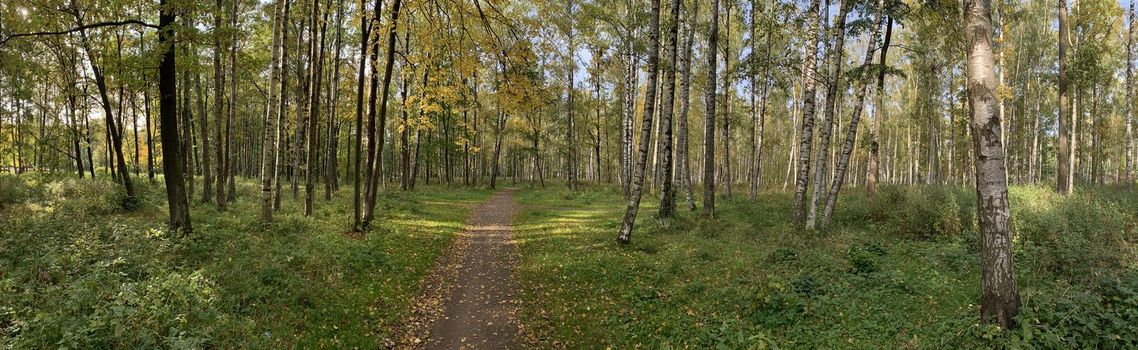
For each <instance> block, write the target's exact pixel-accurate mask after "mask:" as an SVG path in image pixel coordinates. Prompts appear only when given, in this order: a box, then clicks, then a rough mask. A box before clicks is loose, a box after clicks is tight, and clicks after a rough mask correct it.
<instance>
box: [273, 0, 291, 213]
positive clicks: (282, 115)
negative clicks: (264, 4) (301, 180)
mask: <svg viewBox="0 0 1138 350" xmlns="http://www.w3.org/2000/svg"><path fill="white" fill-rule="evenodd" d="M291 5H292V2H291V0H284V10H283V11H282V12H281V52H280V53H281V57H280V68H281V71H280V77H281V85H280V90H279V91H278V92H280V101H279V102H280V103H279V104H278V105H277V116H276V117H277V122H276V130H275V131H274V134H275V135H274V136H273V140H274V142H273V210H280V208H281V173H282V172H283V171H284V167H285V164H284V163H285V162H283V161H281V157H282V156H286V157H287V156H288V153H287V149H288V142H285V140H284V138H285V133H286V132H287V131H286V130H287V128H286V127H285V120H286V119H287V118H288V75H289V73H288V48H287V47H286V45H287V43H288V28H289V27H290V26H291V22H290V20H289V13H290V7H291ZM282 148H284V149H282Z"/></svg>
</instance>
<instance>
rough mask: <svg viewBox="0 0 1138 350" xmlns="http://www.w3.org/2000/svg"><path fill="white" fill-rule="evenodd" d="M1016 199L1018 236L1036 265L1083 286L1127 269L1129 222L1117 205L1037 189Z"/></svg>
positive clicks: (1014, 210) (1014, 214) (1016, 195)
mask: <svg viewBox="0 0 1138 350" xmlns="http://www.w3.org/2000/svg"><path fill="white" fill-rule="evenodd" d="M1012 199H1013V201H1012V202H1013V203H1012V217H1013V220H1012V227H1013V232H1014V234H1015V236H1016V237H1017V238H1018V239H1019V240H1020V241H1022V246H1023V247H1024V253H1029V254H1031V256H1030V258H1031V259H1032V260H1029V261H1031V262H1034V263H1035V265H1036V266H1039V267H1041V268H1044V269H1047V270H1048V271H1051V272H1053V273H1055V274H1057V275H1059V276H1061V277H1065V278H1069V279H1075V280H1079V281H1083V282H1092V281H1093V278H1094V276H1096V274H1097V273H1099V272H1101V271H1103V270H1104V269H1114V268H1118V267H1120V266H1121V261H1122V257H1123V255H1124V254H1125V251H1124V247H1123V244H1122V243H1123V234H1124V233H1125V230H1126V221H1127V218H1126V215H1125V214H1123V212H1122V211H1121V210H1120V209H1119V207H1118V205H1116V204H1115V203H1113V202H1107V201H1103V200H1099V199H1096V198H1093V197H1091V196H1088V195H1075V196H1060V195H1057V194H1054V193H1052V192H1051V191H1049V190H1040V189H1031V188H1029V189H1025V190H1021V191H1015V192H1013V196H1012Z"/></svg>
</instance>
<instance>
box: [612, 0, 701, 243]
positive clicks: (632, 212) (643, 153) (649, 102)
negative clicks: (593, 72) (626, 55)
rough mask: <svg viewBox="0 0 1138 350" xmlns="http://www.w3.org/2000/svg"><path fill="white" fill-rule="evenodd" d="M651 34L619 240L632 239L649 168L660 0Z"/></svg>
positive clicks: (654, 3) (655, 1)
mask: <svg viewBox="0 0 1138 350" xmlns="http://www.w3.org/2000/svg"><path fill="white" fill-rule="evenodd" d="M712 1H713V2H718V1H719V0H712ZM648 36H649V40H650V41H651V42H652V47H651V50H652V51H650V53H649V54H648V91H647V93H646V94H645V98H644V109H643V113H642V115H643V118H644V120H643V123H642V124H641V128H640V153H639V159H637V161H636V167H635V168H634V169H633V170H634V171H635V172H636V173H635V175H633V177H632V194H631V197H632V198H630V199H629V200H628V208H627V209H626V210H625V212H624V220H623V221H622V223H621V226H620V235H619V236H617V242H620V243H621V244H628V243H629V242H631V241H632V226H633V224H635V223H636V212H637V211H639V210H640V198H641V195H642V194H643V193H644V192H643V187H644V173H645V172H646V170H647V169H648V143H649V142H650V141H651V138H652V115H653V113H654V112H655V108H656V78H657V75H659V69H658V68H659V65H660V0H652V22H651V28H650V29H649V33H648ZM712 125H714V124H712ZM712 129H714V126H713V127H712Z"/></svg>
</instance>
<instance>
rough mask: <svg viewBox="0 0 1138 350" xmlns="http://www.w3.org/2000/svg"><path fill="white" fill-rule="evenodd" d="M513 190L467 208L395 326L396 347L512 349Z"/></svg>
mask: <svg viewBox="0 0 1138 350" xmlns="http://www.w3.org/2000/svg"><path fill="white" fill-rule="evenodd" d="M513 192H514V191H513V190H512V189H505V190H502V191H499V192H498V193H496V194H494V196H493V197H491V198H490V199H489V200H487V201H486V202H483V203H482V204H481V205H479V206H478V207H477V208H475V209H474V211H473V213H471V215H470V218H469V219H468V220H467V224H466V229H465V231H464V232H463V233H461V234H459V236H458V237H457V238H456V241H455V242H454V244H453V245H451V247H450V248H449V249H448V250H447V252H445V253H444V256H443V257H441V259H440V261H439V263H438V265H437V266H436V267H435V270H434V271H433V272H432V274H431V276H429V277H428V278H427V279H426V280H425V281H424V286H423V293H422V295H421V296H420V297H418V298H417V300H416V302H414V304H413V305H414V308H415V310H414V311H413V313H412V319H410V320H408V321H406V322H404V323H405V325H406V327H404V329H402V330H400V331H401V333H403V335H401V336H399V338H400V339H399V340H400V343H401V344H399V346H397V347H399V348H411V349H514V348H520V347H521V345H520V342H519V340H518V333H519V332H518V330H519V327H518V322H517V312H518V305H519V302H518V287H517V283H516V282H515V281H514V278H513V277H514V270H515V267H516V266H517V254H516V247H515V242H514V240H513V232H512V231H513V226H512V224H513V221H514V217H515V216H516V215H517V212H518V205H517V203H516V202H515V201H514V198H513Z"/></svg>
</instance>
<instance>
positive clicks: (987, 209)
mask: <svg viewBox="0 0 1138 350" xmlns="http://www.w3.org/2000/svg"><path fill="white" fill-rule="evenodd" d="M989 6H990V4H989V0H969V1H968V2H967V9H968V10H967V20H966V23H967V24H966V30H965V33H967V34H966V35H967V36H968V86H969V89H968V99H969V101H970V102H971V103H970V107H971V109H972V110H971V113H972V130H973V133H972V143H973V151H974V152H975V154H976V200H977V202H978V203H977V206H976V208H978V209H977V217H978V219H979V225H980V271H981V283H980V290H981V295H980V320H981V321H982V322H985V323H995V324H998V325H999V326H1000V327H1003V328H1004V329H1010V328H1012V327H1014V325H1015V317H1016V314H1017V313H1018V312H1019V306H1020V301H1019V292H1018V291H1017V290H1016V281H1015V272H1014V270H1013V263H1012V240H1011V232H1010V228H1009V224H1008V223H1009V221H1010V216H1011V211H1010V209H1009V204H1008V184H1007V177H1006V176H1005V172H1004V146H1003V144H1001V143H1000V120H999V119H998V115H996V103H997V98H998V97H997V96H996V82H995V69H994V68H993V65H994V61H993V57H992V22H991V8H990V7H989ZM1060 11H1061V12H1062V7H1061V8H1060Z"/></svg>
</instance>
